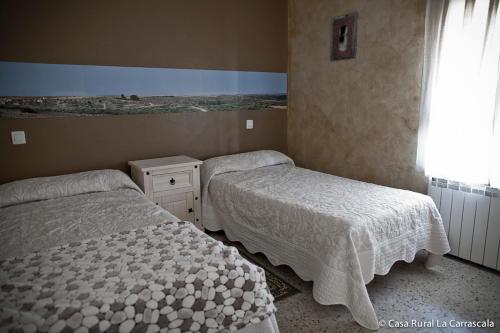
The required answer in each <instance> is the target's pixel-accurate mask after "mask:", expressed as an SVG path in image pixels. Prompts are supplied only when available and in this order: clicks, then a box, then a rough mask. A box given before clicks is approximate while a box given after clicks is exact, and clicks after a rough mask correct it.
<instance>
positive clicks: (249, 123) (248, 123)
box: [247, 119, 253, 129]
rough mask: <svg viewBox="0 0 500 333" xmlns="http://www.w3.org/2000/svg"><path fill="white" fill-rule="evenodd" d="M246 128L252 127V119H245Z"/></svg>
mask: <svg viewBox="0 0 500 333" xmlns="http://www.w3.org/2000/svg"><path fill="white" fill-rule="evenodd" d="M247 129H253V120H252V119H247Z"/></svg>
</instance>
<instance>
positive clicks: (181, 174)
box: [128, 156, 203, 230]
mask: <svg viewBox="0 0 500 333" xmlns="http://www.w3.org/2000/svg"><path fill="white" fill-rule="evenodd" d="M202 163H203V162H202V161H199V160H197V159H194V158H191V157H187V156H172V157H163V158H154V159H149V160H140V161H130V162H128V164H129V165H130V167H131V169H132V179H133V180H134V182H136V183H137V185H139V187H140V188H141V189H142V190H143V191H144V193H145V194H146V196H147V197H148V198H150V199H151V200H152V201H153V202H155V203H156V204H157V205H160V206H161V207H163V208H165V209H166V210H168V211H169V212H170V213H172V214H174V215H175V216H177V217H178V218H179V219H181V220H183V221H190V222H192V223H194V224H195V225H196V226H197V227H198V228H199V229H201V230H203V223H202V221H201V196H200V165H201V164H202Z"/></svg>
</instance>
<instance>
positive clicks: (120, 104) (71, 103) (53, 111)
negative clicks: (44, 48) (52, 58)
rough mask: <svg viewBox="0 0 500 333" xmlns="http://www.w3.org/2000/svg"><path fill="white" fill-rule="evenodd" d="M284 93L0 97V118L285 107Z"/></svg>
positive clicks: (285, 98)
mask: <svg viewBox="0 0 500 333" xmlns="http://www.w3.org/2000/svg"><path fill="white" fill-rule="evenodd" d="M286 105H287V96H286V95H282V94H279V95H217V96H138V95H128V96H125V95H120V96H101V97H80V96H64V97H53V96H51V97H39V96H37V97H9V96H1V97H0V117H2V118H12V117H14V118H38V117H48V116H49V117H54V116H96V115H97V116H98V115H124V114H145V113H147V114H153V113H172V112H212V111H238V110H270V109H280V108H286Z"/></svg>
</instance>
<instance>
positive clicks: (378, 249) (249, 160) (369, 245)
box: [202, 151, 449, 329]
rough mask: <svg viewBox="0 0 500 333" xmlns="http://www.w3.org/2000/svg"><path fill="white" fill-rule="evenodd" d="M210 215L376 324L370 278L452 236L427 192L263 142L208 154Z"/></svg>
mask: <svg viewBox="0 0 500 333" xmlns="http://www.w3.org/2000/svg"><path fill="white" fill-rule="evenodd" d="M202 183H203V196H202V199H203V218H204V226H205V227H206V228H207V229H209V230H214V231H215V230H221V229H223V230H225V232H226V234H227V236H228V238H229V239H231V240H237V241H240V242H241V243H242V244H243V245H244V246H245V247H247V249H248V250H250V251H252V252H257V251H258V252H262V253H264V254H265V255H266V256H267V257H268V258H269V260H270V261H271V262H272V263H273V264H275V265H278V264H286V265H289V266H290V267H291V268H292V269H294V271H295V272H296V273H297V274H298V275H299V276H300V277H301V278H302V279H304V280H308V281H313V282H314V284H313V296H314V298H315V300H316V301H318V302H319V303H321V304H343V305H345V306H347V307H348V308H349V310H350V311H351V313H352V315H353V317H354V319H355V320H356V321H357V322H358V323H359V324H361V325H362V326H364V327H367V328H370V329H377V328H378V320H377V316H376V314H375V311H374V308H373V305H372V303H371V301H370V298H369V295H368V292H367V289H366V284H367V283H369V282H370V281H371V280H372V279H373V277H374V275H375V274H380V275H384V274H387V272H388V271H389V270H390V267H391V266H392V265H393V263H394V262H396V261H399V260H405V261H407V262H411V261H412V260H413V259H414V257H415V254H416V252H417V251H418V250H420V249H427V250H428V251H430V252H431V253H433V254H437V255H442V254H444V253H447V252H448V251H449V245H448V241H447V237H446V233H445V231H444V228H443V223H442V220H441V217H440V215H439V212H438V210H437V208H436V206H435V204H434V202H433V201H432V199H431V198H430V197H428V196H425V195H422V194H419V193H414V192H410V191H404V190H397V189H393V188H388V187H384V186H378V185H374V184H369V183H364V182H359V181H355V180H350V179H345V178H341V177H336V176H333V175H328V174H324V173H320V172H315V171H312V170H307V169H302V168H298V167H296V166H294V163H293V161H292V160H291V159H289V158H288V157H287V156H285V155H283V154H281V153H278V152H274V151H259V152H251V153H245V154H238V155H230V156H226V157H218V158H214V159H210V160H207V161H205V162H204V165H203V168H202Z"/></svg>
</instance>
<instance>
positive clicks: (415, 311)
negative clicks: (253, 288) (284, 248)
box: [216, 233, 500, 333]
mask: <svg viewBox="0 0 500 333" xmlns="http://www.w3.org/2000/svg"><path fill="white" fill-rule="evenodd" d="M221 237H224V235H223V234H221V233H217V234H216V238H219V239H220V238H221ZM256 261H257V262H259V264H260V265H261V266H264V267H265V268H267V269H269V270H272V272H274V273H275V274H277V275H279V276H281V277H282V278H283V279H285V280H286V281H288V282H289V283H291V284H292V285H293V286H295V287H296V288H298V289H300V290H301V292H300V293H299V294H296V295H293V296H290V297H287V298H285V299H283V300H280V301H278V302H276V307H277V308H278V313H277V314H276V317H277V320H278V324H279V327H280V331H281V332H282V333H293V332H311V333H313V332H314V333H320V332H365V331H366V332H369V330H366V329H363V328H362V327H360V326H359V325H357V324H356V323H355V322H354V321H353V319H352V316H351V315H350V313H349V311H348V310H347V308H345V307H343V306H340V305H332V306H324V305H320V304H318V303H316V302H315V301H314V300H313V298H312V293H311V291H312V283H311V282H304V281H302V280H300V278H298V277H297V276H296V275H295V274H294V273H293V271H292V270H291V269H290V268H289V267H287V266H278V267H274V266H272V265H271V264H270V263H269V262H268V261H267V259H266V258H265V257H264V256H263V255H261V254H257V255H256ZM424 261H425V254H424V253H421V254H419V255H418V256H417V258H416V259H415V261H414V262H413V263H411V264H407V263H402V262H400V263H397V264H395V265H394V267H393V268H392V269H391V271H390V272H389V274H388V275H386V276H377V277H376V278H375V279H374V280H373V281H372V282H371V283H369V284H368V286H367V288H368V293H369V294H370V297H371V299H372V302H373V306H374V307H375V311H376V313H377V315H378V318H379V320H384V321H385V322H386V323H387V322H389V321H390V320H396V321H411V320H417V321H431V320H434V321H435V322H434V328H399V329H398V328H389V327H387V326H386V327H383V328H381V329H380V330H379V331H378V332H457V331H458V332H468V331H477V332H500V274H499V273H497V272H494V271H491V270H487V269H483V268H480V267H478V266H475V265H472V264H469V263H466V262H463V261H458V260H455V259H452V258H450V257H444V258H443V260H442V262H441V264H440V265H439V266H437V267H435V268H433V269H431V270H427V269H425V268H424V266H423V263H424ZM486 319H490V320H493V322H494V323H495V326H496V327H495V328H489V329H464V328H462V329H456V328H450V327H448V328H437V327H436V325H437V324H436V321H438V320H439V322H440V323H441V326H443V325H442V322H443V321H444V322H446V323H448V324H449V323H450V321H451V320H457V321H478V320H486ZM451 324H453V322H451Z"/></svg>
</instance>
